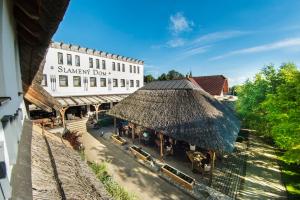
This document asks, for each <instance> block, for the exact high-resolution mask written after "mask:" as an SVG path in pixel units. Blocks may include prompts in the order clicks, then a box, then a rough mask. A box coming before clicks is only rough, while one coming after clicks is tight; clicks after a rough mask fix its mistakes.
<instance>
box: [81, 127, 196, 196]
mask: <svg viewBox="0 0 300 200" xmlns="http://www.w3.org/2000/svg"><path fill="white" fill-rule="evenodd" d="M90 133H91V134H92V135H93V136H94V137H93V136H92V135H90V134H89V133H84V134H83V136H82V142H83V145H84V146H85V154H86V156H87V159H88V160H89V161H95V162H97V161H98V162H102V161H108V171H109V174H110V175H112V176H113V179H114V180H115V181H116V182H118V183H119V184H120V185H122V186H123V187H125V189H126V190H127V191H129V192H131V193H134V194H135V195H136V196H137V197H138V198H139V199H142V200H148V199H149V200H150V199H151V200H169V199H174V200H179V199H184V200H190V199H193V198H192V197H191V196H189V195H187V194H185V193H183V192H182V191H181V190H179V189H178V188H176V187H175V186H173V185H171V184H170V183H168V182H166V181H165V180H163V179H161V178H159V177H158V175H157V174H156V173H154V172H152V171H150V170H148V169H146V168H145V167H144V166H142V165H140V164H139V163H137V162H135V161H134V160H133V159H132V157H131V156H129V155H127V154H125V153H124V152H123V151H122V150H121V149H119V148H117V147H116V146H115V144H112V143H111V140H110V139H105V137H104V138H102V137H99V133H97V132H93V131H90ZM96 138H97V139H98V140H99V141H100V142H99V141H98V140H97V139H96Z"/></svg>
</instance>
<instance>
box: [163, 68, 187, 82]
mask: <svg viewBox="0 0 300 200" xmlns="http://www.w3.org/2000/svg"><path fill="white" fill-rule="evenodd" d="M181 78H184V75H183V74H181V73H180V72H178V71H175V70H170V71H169V72H168V74H167V79H168V80H175V79H181Z"/></svg>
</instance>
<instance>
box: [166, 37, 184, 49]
mask: <svg viewBox="0 0 300 200" xmlns="http://www.w3.org/2000/svg"><path fill="white" fill-rule="evenodd" d="M183 45H185V40H184V39H182V38H176V39H173V40H169V41H168V42H167V46H168V47H172V48H175V47H181V46H183Z"/></svg>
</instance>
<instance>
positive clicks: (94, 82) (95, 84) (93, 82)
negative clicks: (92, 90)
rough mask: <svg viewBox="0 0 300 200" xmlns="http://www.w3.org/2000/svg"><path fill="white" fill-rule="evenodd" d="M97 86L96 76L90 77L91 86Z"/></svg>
mask: <svg viewBox="0 0 300 200" xmlns="http://www.w3.org/2000/svg"><path fill="white" fill-rule="evenodd" d="M96 86H97V79H96V77H90V87H96Z"/></svg>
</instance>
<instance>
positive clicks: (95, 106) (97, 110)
mask: <svg viewBox="0 0 300 200" xmlns="http://www.w3.org/2000/svg"><path fill="white" fill-rule="evenodd" d="M100 105H101V104H94V105H92V106H94V108H95V113H96V120H97V121H98V112H99V107H100Z"/></svg>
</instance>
